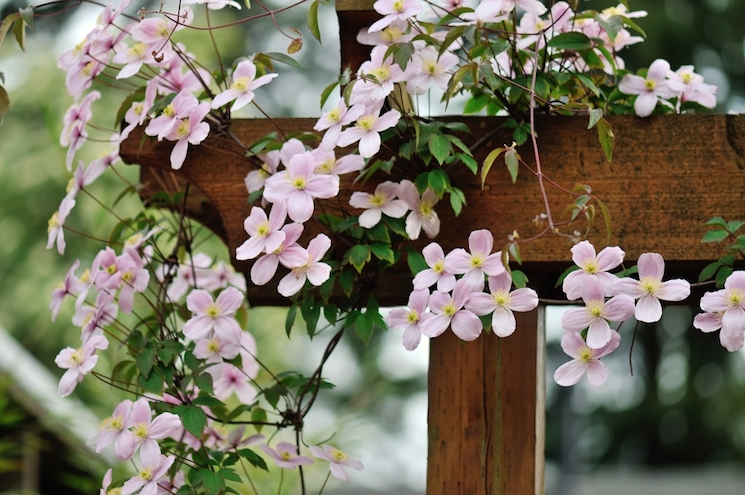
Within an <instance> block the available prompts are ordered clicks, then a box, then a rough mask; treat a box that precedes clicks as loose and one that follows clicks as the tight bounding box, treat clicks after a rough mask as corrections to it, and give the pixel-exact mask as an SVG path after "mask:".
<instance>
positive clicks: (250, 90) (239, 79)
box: [212, 60, 278, 111]
mask: <svg viewBox="0 0 745 495" xmlns="http://www.w3.org/2000/svg"><path fill="white" fill-rule="evenodd" d="M277 75H278V74H266V75H264V76H261V77H260V78H258V79H255V78H256V66H255V65H254V63H253V62H251V61H250V60H244V61H243V62H241V63H239V64H238V66H237V67H236V68H235V72H234V73H233V84H231V85H230V89H228V90H226V91H223V92H222V93H220V94H219V95H217V96H215V99H214V100H212V108H220V107H221V106H223V105H225V104H226V103H229V102H231V101H233V100H235V103H233V106H232V107H231V108H230V110H231V111H236V110H238V109H239V108H243V107H245V106H246V105H248V104H249V103H251V101H252V100H253V99H254V90H255V89H256V88H259V87H261V86H263V85H265V84H267V83H268V82H269V81H271V80H272V79H274V78H275V77H277Z"/></svg>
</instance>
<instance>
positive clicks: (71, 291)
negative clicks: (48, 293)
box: [49, 260, 84, 321]
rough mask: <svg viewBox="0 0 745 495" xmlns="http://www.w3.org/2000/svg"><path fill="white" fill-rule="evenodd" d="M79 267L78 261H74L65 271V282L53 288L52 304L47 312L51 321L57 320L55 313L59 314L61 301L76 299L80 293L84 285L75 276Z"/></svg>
mask: <svg viewBox="0 0 745 495" xmlns="http://www.w3.org/2000/svg"><path fill="white" fill-rule="evenodd" d="M79 266H80V260H75V263H73V264H72V266H71V267H70V269H69V270H68V271H67V275H66V276H65V280H63V281H62V282H60V284H59V285H58V286H57V287H55V289H54V291H52V302H51V303H49V310H50V311H51V312H52V321H54V320H55V319H56V318H57V313H59V310H60V307H61V306H62V301H64V299H65V297H67V296H72V297H76V296H77V295H78V294H79V293H80V291H81V290H83V286H84V284H83V283H82V282H80V280H79V279H78V277H76V276H75V270H77V269H78V267H79Z"/></svg>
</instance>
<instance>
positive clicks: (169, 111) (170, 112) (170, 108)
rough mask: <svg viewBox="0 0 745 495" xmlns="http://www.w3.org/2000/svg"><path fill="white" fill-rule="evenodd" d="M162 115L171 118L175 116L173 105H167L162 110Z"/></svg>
mask: <svg viewBox="0 0 745 495" xmlns="http://www.w3.org/2000/svg"><path fill="white" fill-rule="evenodd" d="M163 115H165V116H166V117H173V116H174V115H176V110H175V109H174V108H173V103H169V104H168V106H167V107H165V108H164V109H163Z"/></svg>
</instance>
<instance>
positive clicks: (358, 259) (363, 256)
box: [347, 244, 370, 273]
mask: <svg viewBox="0 0 745 495" xmlns="http://www.w3.org/2000/svg"><path fill="white" fill-rule="evenodd" d="M347 257H348V258H349V262H350V263H351V264H352V266H353V267H354V268H355V270H357V273H361V272H362V268H363V267H364V266H365V264H366V263H367V262H369V261H370V246H368V245H367V244H357V245H356V246H354V247H353V248H352V249H350V250H349V252H348V253H347Z"/></svg>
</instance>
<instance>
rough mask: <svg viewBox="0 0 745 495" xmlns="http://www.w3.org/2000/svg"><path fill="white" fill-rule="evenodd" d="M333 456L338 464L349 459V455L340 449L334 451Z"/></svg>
mask: <svg viewBox="0 0 745 495" xmlns="http://www.w3.org/2000/svg"><path fill="white" fill-rule="evenodd" d="M331 456H332V457H333V458H334V461H336V462H341V461H344V460H346V459H348V458H349V456H348V455H347V454H345V453H344V452H342V451H341V450H338V449H333V451H332V454H331Z"/></svg>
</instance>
